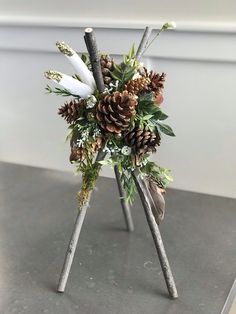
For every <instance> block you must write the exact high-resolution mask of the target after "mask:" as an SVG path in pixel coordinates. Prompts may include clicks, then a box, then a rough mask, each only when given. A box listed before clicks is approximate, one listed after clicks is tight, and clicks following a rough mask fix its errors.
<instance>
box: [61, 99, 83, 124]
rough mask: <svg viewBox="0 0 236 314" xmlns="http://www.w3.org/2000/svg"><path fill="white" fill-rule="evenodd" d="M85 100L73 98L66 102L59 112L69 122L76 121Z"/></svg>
mask: <svg viewBox="0 0 236 314" xmlns="http://www.w3.org/2000/svg"><path fill="white" fill-rule="evenodd" d="M83 104H84V102H83V100H76V99H73V100H71V101H70V102H69V103H65V104H64V105H63V106H61V107H60V108H59V109H58V114H59V115H60V116H62V117H63V118H64V119H65V120H66V121H67V122H68V123H73V122H75V121H76V120H77V119H78V118H79V117H80V114H81V106H82V105H83Z"/></svg>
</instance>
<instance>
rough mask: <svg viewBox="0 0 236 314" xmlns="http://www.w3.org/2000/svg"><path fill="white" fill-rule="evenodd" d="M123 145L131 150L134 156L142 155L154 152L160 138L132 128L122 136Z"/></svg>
mask: <svg viewBox="0 0 236 314" xmlns="http://www.w3.org/2000/svg"><path fill="white" fill-rule="evenodd" d="M124 139H125V143H126V144H127V145H128V146H130V147H131V148H132V152H133V154H134V155H138V156H139V155H142V154H146V153H152V152H155V151H156V146H157V145H160V140H161V138H160V136H159V135H158V134H155V133H154V132H150V131H145V130H142V129H139V128H137V127H136V128H134V129H133V130H132V131H130V132H128V133H126V134H125V136H124Z"/></svg>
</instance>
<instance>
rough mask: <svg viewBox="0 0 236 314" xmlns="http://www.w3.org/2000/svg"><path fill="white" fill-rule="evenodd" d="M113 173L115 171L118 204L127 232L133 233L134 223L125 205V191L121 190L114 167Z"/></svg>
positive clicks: (117, 173)
mask: <svg viewBox="0 0 236 314" xmlns="http://www.w3.org/2000/svg"><path fill="white" fill-rule="evenodd" d="M114 171H115V176H116V182H117V186H118V190H119V194H120V203H121V206H122V209H123V213H124V217H125V223H126V226H127V230H128V231H133V230H134V223H133V219H132V216H131V211H130V207H129V204H128V203H127V201H126V200H125V191H124V189H123V186H122V183H121V180H120V172H119V169H118V167H117V166H116V165H115V166H114Z"/></svg>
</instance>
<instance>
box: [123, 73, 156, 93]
mask: <svg viewBox="0 0 236 314" xmlns="http://www.w3.org/2000/svg"><path fill="white" fill-rule="evenodd" d="M150 83H151V80H150V78H149V77H145V76H141V77H139V78H137V79H134V80H130V81H128V82H127V83H126V84H125V86H124V89H125V90H127V91H128V92H129V93H131V94H135V95H138V94H140V93H142V92H145V91H148V90H149V85H150Z"/></svg>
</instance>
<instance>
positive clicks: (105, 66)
mask: <svg viewBox="0 0 236 314" xmlns="http://www.w3.org/2000/svg"><path fill="white" fill-rule="evenodd" d="M100 64H101V68H102V76H103V80H104V84H105V85H109V84H110V83H111V81H112V76H111V74H110V71H113V70H114V61H113V59H112V58H111V57H110V56H109V55H101V57H100Z"/></svg>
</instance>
